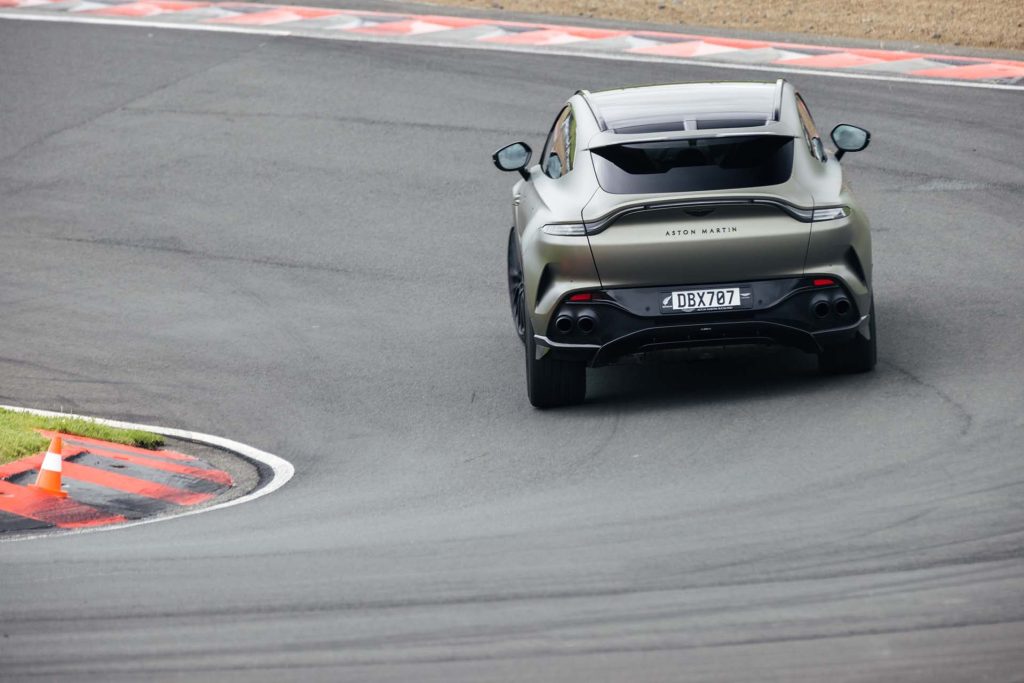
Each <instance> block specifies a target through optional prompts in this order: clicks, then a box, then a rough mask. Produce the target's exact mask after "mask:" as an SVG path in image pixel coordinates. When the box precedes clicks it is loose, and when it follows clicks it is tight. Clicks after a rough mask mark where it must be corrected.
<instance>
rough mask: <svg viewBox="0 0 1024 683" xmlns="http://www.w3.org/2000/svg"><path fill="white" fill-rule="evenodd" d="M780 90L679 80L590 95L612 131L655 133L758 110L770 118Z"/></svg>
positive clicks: (752, 114)
mask: <svg viewBox="0 0 1024 683" xmlns="http://www.w3.org/2000/svg"><path fill="white" fill-rule="evenodd" d="M776 89H777V86H776V84H775V83H733V82H723V83H679V84H673V85H654V86H641V87H636V88H621V89H618V90H604V91H600V92H594V93H590V95H589V98H588V99H589V100H590V102H591V105H592V106H593V107H594V109H595V110H596V113H597V114H598V116H599V117H600V118H601V119H603V120H604V123H605V125H606V126H607V128H608V129H609V130H613V131H620V132H627V131H629V132H641V131H643V132H649V133H654V132H671V131H681V130H686V129H687V124H686V122H687V121H690V122H695V121H703V122H709V121H712V120H714V119H723V120H728V119H737V118H742V119H750V118H752V117H756V116H758V115H759V114H760V115H763V121H764V123H767V122H768V121H770V120H771V119H772V118H773V116H774V104H775V92H776ZM706 125H707V124H706V123H705V126H706ZM747 125H750V124H747ZM693 126H694V124H693V123H691V124H690V127H691V129H692V127H693Z"/></svg>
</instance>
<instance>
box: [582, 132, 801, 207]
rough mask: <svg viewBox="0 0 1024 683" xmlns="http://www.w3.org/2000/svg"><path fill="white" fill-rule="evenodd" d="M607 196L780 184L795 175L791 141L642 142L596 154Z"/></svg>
mask: <svg viewBox="0 0 1024 683" xmlns="http://www.w3.org/2000/svg"><path fill="white" fill-rule="evenodd" d="M592 151H593V154H594V167H595V169H596V170H597V180H598V182H599V183H601V187H602V188H604V190H605V192H611V193H613V194H645V193H654V192H700V191H704V190H724V189H729V188H737V187H761V186H765V185H778V184H779V183H784V182H786V181H787V180H789V176H790V174H791V173H792V172H793V139H792V138H786V137H778V136H769V135H759V136H758V135H752V136H743V137H730V138H701V139H692V140H671V141H668V142H640V143H635V144H628V145H614V146H612V147H601V148H598V149H595V150H592Z"/></svg>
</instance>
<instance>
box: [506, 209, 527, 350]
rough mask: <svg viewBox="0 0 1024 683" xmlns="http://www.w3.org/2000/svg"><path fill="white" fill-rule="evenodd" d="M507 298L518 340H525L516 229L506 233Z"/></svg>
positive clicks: (522, 286)
mask: <svg viewBox="0 0 1024 683" xmlns="http://www.w3.org/2000/svg"><path fill="white" fill-rule="evenodd" d="M508 300H509V305H510V306H511V308H512V324H513V325H515V328H516V334H517V335H519V341H521V342H522V341H525V340H526V287H525V285H524V281H523V264H522V261H521V260H520V258H519V249H518V248H517V244H516V229H515V228H512V229H511V230H510V231H509V233H508Z"/></svg>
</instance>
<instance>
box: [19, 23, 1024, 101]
mask: <svg viewBox="0 0 1024 683" xmlns="http://www.w3.org/2000/svg"><path fill="white" fill-rule="evenodd" d="M360 14H361V15H365V16H369V15H370V14H372V13H371V12H360ZM153 16H167V17H168V19H166V20H164V21H154V20H150V19H143V20H131V19H127V18H124V19H115V18H106V17H99V16H82V15H75V16H70V15H53V14H35V13H32V12H28V11H26V10H11V11H4V10H3V9H0V19H11V20H21V21H52V22H58V23H76V24H97V25H103V26H129V27H132V26H134V27H139V28H156V29H177V30H184V31H213V32H221V33H246V34H251V35H266V36H277V37H297V38H311V39H315V40H342V41H352V42H368V43H383V44H389V45H394V44H398V45H411V46H416V47H440V48H446V49H461V50H495V51H503V52H521V53H528V54H531V55H535V56H536V55H541V56H543V55H553V56H560V57H581V58H586V59H602V60H606V61H620V62H621V61H626V62H648V63H656V64H675V65H685V66H700V67H714V68H717V69H733V70H741V71H764V72H768V73H773V74H779V73H783V74H799V75H807V76H827V77H830V78H849V79H854V80H862V81H884V82H887V83H912V84H918V85H943V86H952V87H958V88H979V89H983V90H1010V91H1024V85H1017V84H1014V83H992V82H985V81H972V80H963V79H961V80H957V79H956V77H955V74H952V73H951V74H950V75H951V76H954V77H953V78H942V77H941V74H940V75H938V76H937V77H920V76H913V75H908V76H890V75H886V74H884V73H865V72H864V71H860V72H853V71H829V70H824V69H815V68H801V67H793V66H785V65H780V64H737V63H735V62H733V63H730V62H726V61H715V60H713V59H686V58H682V57H660V56H656V55H647V54H640V53H637V52H636V51H632V52H599V51H593V52H585V51H582V50H580V49H578V47H577V48H576V49H573V46H574V45H575V46H578V45H579V44H580V41H575V42H573V43H568V44H566V45H565V46H562V45H556V46H554V47H552V46H550V45H546V46H544V47H543V48H542V50H538V49H537V47H536V46H532V45H516V44H509V43H496V42H493V41H488V42H484V41H481V40H473V41H467V42H456V41H454V40H444V39H441V38H440V36H444V35H445V33H444V32H430V33H425V34H420V35H415V34H414V35H410V36H408V37H403V38H402V39H401V40H395V39H394V38H389V37H384V36H380V35H371V34H367V33H357V32H355V31H339V32H336V33H330V34H328V33H326V32H323V31H320V32H314V31H310V30H303V26H302V22H292V23H291V24H284V25H290V26H294V28H295V30H280V29H273V28H270V27H268V26H240V25H230V24H211V23H204V24H198V23H197V24H187V23H178V22H174V21H171V20H170V17H173V15H153ZM493 24H494V25H500V26H502V27H508V26H509V24H508V23H506V22H493ZM280 25H281V24H274V26H280ZM556 28H565V27H556ZM634 35H636V36H639V37H646V36H649V35H657V34H655V33H654V32H637V33H636V34H634ZM672 35H675V34H672ZM676 37H677V38H683V39H684V40H685V39H686V36H683V35H682V34H679V35H676ZM705 37H706V38H711V37H707V36H705ZM699 38H700V37H696V38H694V39H699ZM713 40H714V42H715V43H722V42H723V41H724V40H726V39H713ZM732 42H737V41H732ZM748 42H756V41H748ZM779 45H783V44H779ZM789 47H800V46H795V45H794V46H789ZM808 47H812V46H808ZM813 48H814V49H823V48H822V46H813ZM837 51H841V50H837ZM943 58H944V59H955V60H958V61H965V62H975V61H980V62H984V63H987V64H988V63H1004V62H1007V61H1008V60H997V59H993V60H981V59H978V58H970V57H952V56H947V57H943ZM723 59H724V57H723ZM1009 63H1010V64H1015V63H1014V62H1012V61H1010V62H1009ZM865 66H866V67H867V68H870V66H871V65H865ZM861 68H865V67H861ZM865 70H867V69H866V68H865Z"/></svg>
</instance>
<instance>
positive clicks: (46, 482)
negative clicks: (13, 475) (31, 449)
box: [30, 434, 68, 498]
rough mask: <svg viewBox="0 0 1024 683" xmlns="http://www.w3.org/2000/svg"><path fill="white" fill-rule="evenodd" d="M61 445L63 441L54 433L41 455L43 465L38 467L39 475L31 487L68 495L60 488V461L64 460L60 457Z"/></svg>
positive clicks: (62, 496) (53, 493) (51, 493)
mask: <svg viewBox="0 0 1024 683" xmlns="http://www.w3.org/2000/svg"><path fill="white" fill-rule="evenodd" d="M63 447H64V442H63V441H61V438H60V434H56V435H55V436H54V437H53V440H52V441H50V447H49V448H48V449H47V451H46V455H45V456H44V457H43V465H42V467H40V468H39V476H38V477H36V483H35V484H30V486H31V487H32V488H34V489H37V490H39V491H43V492H44V493H49V494H50V495H53V496H60V497H61V498H67V497H68V494H66V493H65V492H64V491H61V489H60V470H61V463H62V462H63V461H64V458H63V457H61V450H63Z"/></svg>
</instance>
